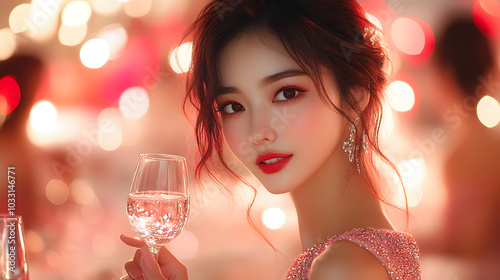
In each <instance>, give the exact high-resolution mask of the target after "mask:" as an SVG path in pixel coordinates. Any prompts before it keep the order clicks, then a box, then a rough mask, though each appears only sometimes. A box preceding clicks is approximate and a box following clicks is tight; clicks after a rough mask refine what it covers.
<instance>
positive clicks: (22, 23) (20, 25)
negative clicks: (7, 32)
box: [9, 3, 31, 33]
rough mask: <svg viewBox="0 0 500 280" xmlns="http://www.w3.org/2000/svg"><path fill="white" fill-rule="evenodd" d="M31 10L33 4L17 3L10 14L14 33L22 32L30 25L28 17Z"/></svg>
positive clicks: (11, 27)
mask: <svg viewBox="0 0 500 280" xmlns="http://www.w3.org/2000/svg"><path fill="white" fill-rule="evenodd" d="M30 10H31V4H26V3H25V4H20V5H17V6H16V7H15V8H14V9H12V11H11V12H10V15H9V27H10V29H11V30H12V32H14V33H21V32H23V31H25V30H26V28H27V26H28V17H29V14H30Z"/></svg>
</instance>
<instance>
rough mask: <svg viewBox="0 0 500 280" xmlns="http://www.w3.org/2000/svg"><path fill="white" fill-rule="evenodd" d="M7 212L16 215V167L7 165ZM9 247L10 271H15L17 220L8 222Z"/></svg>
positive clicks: (12, 215)
mask: <svg viewBox="0 0 500 280" xmlns="http://www.w3.org/2000/svg"><path fill="white" fill-rule="evenodd" d="M7 207H8V209H7V212H8V213H9V215H10V216H11V217H13V218H14V217H15V216H16V167H15V166H9V167H7ZM7 233H8V234H7V236H8V237H7V238H8V241H7V244H8V246H7V248H8V257H9V261H8V267H7V269H8V271H10V272H13V273H14V272H15V269H16V222H14V221H12V220H11V221H9V222H8V223H7Z"/></svg>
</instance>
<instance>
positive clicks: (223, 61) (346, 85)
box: [122, 0, 420, 280]
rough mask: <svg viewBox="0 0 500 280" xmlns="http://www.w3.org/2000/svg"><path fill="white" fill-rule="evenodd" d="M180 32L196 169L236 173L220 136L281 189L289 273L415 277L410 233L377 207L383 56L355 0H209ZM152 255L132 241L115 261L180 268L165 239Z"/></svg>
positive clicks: (169, 273)
mask: <svg viewBox="0 0 500 280" xmlns="http://www.w3.org/2000/svg"><path fill="white" fill-rule="evenodd" d="M188 34H189V35H192V36H193V64H192V68H191V70H190V72H189V74H188V77H187V94H188V95H187V97H186V101H187V102H191V103H192V104H193V105H194V106H195V107H196V108H197V110H198V113H199V114H198V119H197V122H196V136H197V142H198V146H199V152H200V155H201V160H200V162H199V164H198V166H197V172H196V173H197V175H198V176H202V175H203V174H208V175H209V176H210V177H212V178H214V179H215V180H217V179H216V176H217V172H218V173H220V172H221V170H220V168H219V170H216V169H215V167H216V166H222V169H224V171H227V172H228V173H229V174H231V175H233V176H234V177H235V178H238V179H241V180H243V179H242V178H241V177H240V176H239V175H238V174H236V173H235V172H234V171H232V170H231V169H230V168H229V167H228V165H227V164H226V162H225V161H224V156H223V152H224V151H223V148H222V147H223V146H224V141H226V142H227V144H228V147H229V148H230V150H231V152H232V153H234V155H235V156H236V157H237V158H238V159H239V160H240V161H241V162H242V163H243V164H244V165H245V166H246V167H247V168H248V169H249V170H250V171H251V172H252V173H253V174H254V175H255V177H256V178H257V179H259V181H260V182H261V183H262V184H263V185H264V186H265V187H266V188H267V190H269V191H270V192H271V193H275V194H280V193H290V195H291V197H292V199H293V202H294V204H295V207H296V209H297V215H298V219H299V227H300V235H301V242H302V247H303V248H304V250H305V252H304V253H303V254H302V255H301V256H300V257H299V258H298V259H297V261H296V262H295V264H293V266H292V267H291V268H290V270H289V272H288V277H287V279H312V280H319V279H338V278H335V277H340V278H339V279H420V269H419V262H418V248H417V246H416V243H415V241H414V239H413V238H412V237H411V236H410V235H409V234H406V233H402V232H398V231H395V230H394V229H393V226H392V225H391V223H390V222H389V220H388V219H387V217H386V216H385V214H384V211H383V207H382V203H383V202H384V200H383V199H382V197H381V194H380V186H379V180H378V173H377V170H376V168H375V166H374V158H375V157H379V158H381V159H383V160H385V161H387V159H386V158H385V157H384V156H383V155H382V153H381V152H380V150H379V146H378V129H379V126H380V119H381V109H382V106H381V98H382V92H383V89H384V86H385V83H386V75H385V72H384V64H385V62H386V55H385V50H384V48H383V47H382V46H381V43H380V41H379V40H378V39H377V36H376V35H377V32H376V28H375V27H374V26H373V25H372V24H371V23H370V22H369V21H368V20H366V18H365V16H364V12H363V10H362V8H361V7H360V6H359V5H358V4H357V2H356V1H354V0H342V1H339V0H337V1H332V0H303V1H270V0H248V1H242V0H240V1H214V2H212V3H210V4H209V5H208V6H207V7H205V9H204V10H203V11H202V12H201V14H200V15H199V17H198V19H197V20H196V22H195V23H194V24H193V25H192V26H191V28H190V29H189V32H188ZM387 162H388V163H389V164H390V162H389V161H387ZM391 166H392V164H391ZM122 239H123V240H124V241H125V243H127V244H129V245H132V246H136V247H141V246H143V244H142V243H141V242H139V241H136V240H134V239H131V238H128V237H122ZM158 263H159V265H158V264H156V263H155V262H154V260H153V259H152V256H151V254H150V253H149V252H147V249H145V248H142V249H141V250H138V251H137V253H136V256H135V258H134V260H133V261H131V262H128V263H127V264H126V265H125V267H126V270H127V272H128V273H129V275H130V276H132V277H136V278H135V279H141V278H140V277H143V276H144V277H145V278H146V279H148V280H151V279H169V280H172V279H187V272H186V268H185V267H184V266H183V265H182V264H181V263H180V262H178V261H177V260H176V259H175V257H174V256H172V255H171V254H170V253H169V252H168V250H166V249H165V248H163V249H162V251H161V253H160V256H159V260H158ZM162 274H163V275H162Z"/></svg>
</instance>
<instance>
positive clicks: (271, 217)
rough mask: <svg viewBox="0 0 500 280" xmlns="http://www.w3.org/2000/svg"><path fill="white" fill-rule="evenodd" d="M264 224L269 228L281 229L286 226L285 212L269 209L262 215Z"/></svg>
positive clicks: (276, 208)
mask: <svg viewBox="0 0 500 280" xmlns="http://www.w3.org/2000/svg"><path fill="white" fill-rule="evenodd" d="M262 222H263V223H264V225H265V226H266V227H267V228H270V229H279V228H281V227H283V225H285V222H286V215H285V212H284V211H283V210H281V209H280V208H278V207H271V208H268V209H266V210H265V211H264V212H263V213H262Z"/></svg>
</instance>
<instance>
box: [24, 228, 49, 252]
mask: <svg viewBox="0 0 500 280" xmlns="http://www.w3.org/2000/svg"><path fill="white" fill-rule="evenodd" d="M26 248H27V249H28V251H30V252H33V253H40V252H43V251H44V249H45V243H44V242H43V239H42V237H41V236H40V234H39V233H37V232H36V231H33V230H28V231H27V232H26Z"/></svg>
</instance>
